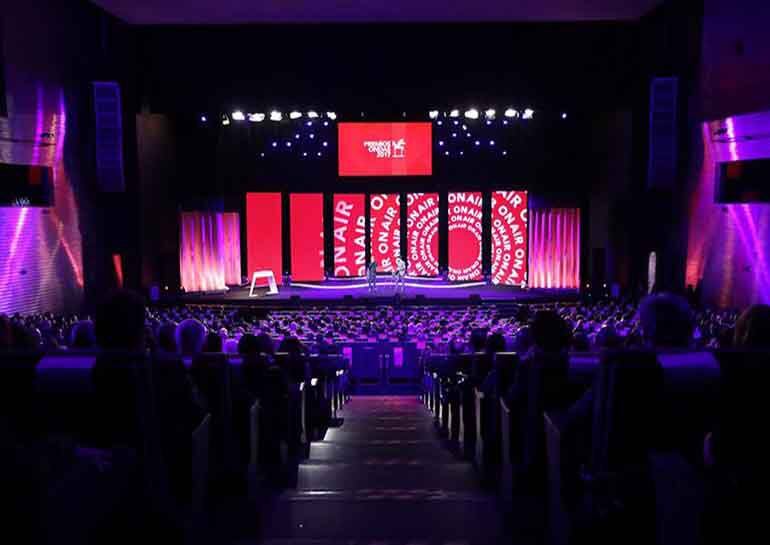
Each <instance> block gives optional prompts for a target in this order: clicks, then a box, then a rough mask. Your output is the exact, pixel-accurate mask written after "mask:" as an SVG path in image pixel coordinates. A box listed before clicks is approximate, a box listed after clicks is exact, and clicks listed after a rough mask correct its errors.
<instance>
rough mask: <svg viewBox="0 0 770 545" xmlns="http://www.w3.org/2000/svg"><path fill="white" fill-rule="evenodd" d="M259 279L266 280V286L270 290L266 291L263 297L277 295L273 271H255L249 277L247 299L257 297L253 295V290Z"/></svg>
mask: <svg viewBox="0 0 770 545" xmlns="http://www.w3.org/2000/svg"><path fill="white" fill-rule="evenodd" d="M260 278H266V279H267V285H268V287H269V288H270V289H268V290H267V293H266V294H265V295H278V284H276V283H275V275H274V274H273V271H256V272H254V275H253V276H252V277H251V289H250V290H249V297H257V295H255V294H254V288H255V287H256V284H257V280H259V279H260Z"/></svg>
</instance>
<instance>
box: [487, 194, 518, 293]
mask: <svg viewBox="0 0 770 545" xmlns="http://www.w3.org/2000/svg"><path fill="white" fill-rule="evenodd" d="M492 283H493V284H502V285H504V286H521V287H525V286H526V285H527V192H526V191H496V192H494V193H492Z"/></svg>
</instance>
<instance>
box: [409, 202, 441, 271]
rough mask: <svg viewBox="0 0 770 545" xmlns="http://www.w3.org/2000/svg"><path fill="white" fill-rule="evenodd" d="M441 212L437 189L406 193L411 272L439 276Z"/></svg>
mask: <svg viewBox="0 0 770 545" xmlns="http://www.w3.org/2000/svg"><path fill="white" fill-rule="evenodd" d="M438 212H439V208H438V193H409V194H408V195H407V196H406V240H407V254H406V257H407V259H406V261H407V269H406V272H407V274H409V275H410V276H438V273H439V271H438V236H439V234H438V233H439V229H438V223H439V214H438Z"/></svg>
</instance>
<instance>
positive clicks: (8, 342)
mask: <svg viewBox="0 0 770 545" xmlns="http://www.w3.org/2000/svg"><path fill="white" fill-rule="evenodd" d="M12 347H13V329H12V327H11V321H10V320H9V319H8V316H6V315H5V314H0V351H2V350H10V349H11V348H12Z"/></svg>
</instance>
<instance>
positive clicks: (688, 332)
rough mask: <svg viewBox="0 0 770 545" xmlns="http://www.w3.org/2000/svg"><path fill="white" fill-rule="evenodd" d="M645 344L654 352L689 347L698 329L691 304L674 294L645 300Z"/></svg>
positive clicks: (641, 316) (642, 310) (641, 308)
mask: <svg viewBox="0 0 770 545" xmlns="http://www.w3.org/2000/svg"><path fill="white" fill-rule="evenodd" d="M639 322H640V325H641V329H642V338H643V339H644V343H645V345H646V346H647V347H648V348H650V349H653V350H665V349H681V348H689V347H690V345H691V344H692V334H693V328H694V325H695V324H694V322H693V315H692V310H691V309H690V306H689V305H688V304H687V301H686V300H685V299H684V298H682V297H679V296H676V295H671V294H661V295H654V296H652V297H647V298H645V299H644V300H643V301H642V303H641V304H640V305H639Z"/></svg>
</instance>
